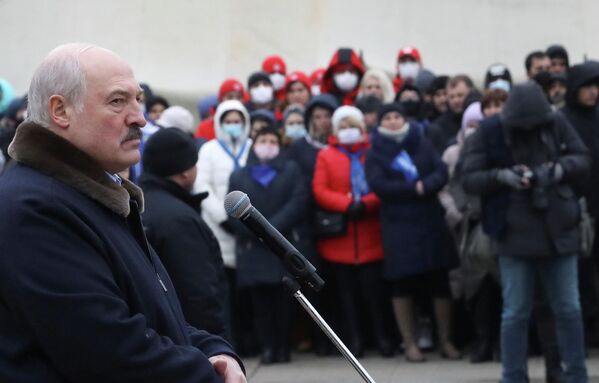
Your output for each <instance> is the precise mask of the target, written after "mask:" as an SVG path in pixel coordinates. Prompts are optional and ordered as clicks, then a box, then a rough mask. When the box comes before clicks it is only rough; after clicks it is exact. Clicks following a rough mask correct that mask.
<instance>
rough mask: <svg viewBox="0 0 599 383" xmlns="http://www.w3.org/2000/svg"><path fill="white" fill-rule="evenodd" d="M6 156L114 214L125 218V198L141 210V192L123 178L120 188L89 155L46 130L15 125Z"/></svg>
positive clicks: (24, 124)
mask: <svg viewBox="0 0 599 383" xmlns="http://www.w3.org/2000/svg"><path fill="white" fill-rule="evenodd" d="M8 153H9V154H10V156H11V157H12V158H14V159H15V160H16V161H18V162H20V163H23V164H25V165H28V166H31V167H32V168H34V169H37V170H39V171H40V172H42V173H44V174H46V175H48V176H50V177H53V178H56V179H57V180H59V181H62V182H64V183H65V184H67V185H69V186H71V187H73V188H75V189H77V190H78V191H80V192H81V193H83V194H85V195H86V196H88V197H89V198H91V199H93V200H96V201H98V202H99V203H101V204H102V205H104V206H106V207H107V208H108V209H110V210H112V211H113V212H115V213H116V214H118V215H120V216H123V217H127V216H128V215H129V212H130V207H129V199H130V198H132V199H133V200H135V201H136V202H137V205H138V206H139V211H140V213H141V212H142V211H143V193H142V191H141V189H140V188H139V187H137V186H136V185H135V184H133V183H132V182H130V181H128V180H125V179H123V184H122V186H123V187H120V186H119V185H117V184H116V183H115V182H114V181H113V180H111V179H110V177H109V176H108V174H106V172H105V171H104V170H103V169H102V168H101V167H100V166H99V165H98V163H97V162H96V161H95V160H94V159H93V158H91V157H90V156H89V155H87V154H86V153H84V152H83V151H81V150H80V149H78V148H77V147H75V146H74V145H73V144H71V143H70V142H69V141H67V140H65V139H64V138H62V137H60V136H58V135H56V134H55V133H53V132H52V131H51V130H50V129H47V128H44V127H42V126H39V125H37V124H35V123H32V122H26V123H23V124H21V125H20V126H19V128H18V129H17V132H16V135H15V138H14V140H13V142H12V143H11V144H10V147H9V149H8Z"/></svg>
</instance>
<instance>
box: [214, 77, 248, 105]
mask: <svg viewBox="0 0 599 383" xmlns="http://www.w3.org/2000/svg"><path fill="white" fill-rule="evenodd" d="M229 92H239V93H241V94H242V95H243V94H244V93H245V90H244V89H243V84H242V83H241V82H239V80H236V79H234V78H228V79H226V80H225V81H223V83H222V84H221V85H220V88H219V90H218V101H219V102H220V101H222V100H223V97H224V96H225V94H226V93H229Z"/></svg>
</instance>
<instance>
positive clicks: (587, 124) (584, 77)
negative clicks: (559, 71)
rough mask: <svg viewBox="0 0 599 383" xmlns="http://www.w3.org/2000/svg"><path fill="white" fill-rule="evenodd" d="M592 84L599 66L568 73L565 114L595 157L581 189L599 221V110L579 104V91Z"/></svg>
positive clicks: (597, 77) (580, 67)
mask: <svg viewBox="0 0 599 383" xmlns="http://www.w3.org/2000/svg"><path fill="white" fill-rule="evenodd" d="M591 82H595V83H599V64H598V63H592V62H588V63H584V64H579V65H574V66H572V67H571V68H570V71H569V72H568V81H567V87H568V88H567V91H566V106H565V107H564V108H563V109H562V113H563V114H564V116H565V117H566V119H567V120H568V121H569V122H570V124H572V126H573V127H574V129H576V131H577V132H578V135H579V136H580V138H581V139H582V142H584V144H585V145H586V146H587V147H588V148H589V151H590V152H591V157H592V160H593V161H592V166H591V171H590V173H589V177H587V178H586V179H585V180H584V182H583V183H582V185H581V188H582V194H583V195H584V196H585V198H586V200H587V203H588V207H589V212H590V213H591V215H593V217H594V218H595V219H599V193H598V192H597V190H599V107H598V106H597V105H594V106H593V107H587V106H585V105H582V104H580V103H579V102H578V99H577V97H578V90H579V89H580V87H581V86H583V85H586V84H589V83H591Z"/></svg>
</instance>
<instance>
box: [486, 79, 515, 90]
mask: <svg viewBox="0 0 599 383" xmlns="http://www.w3.org/2000/svg"><path fill="white" fill-rule="evenodd" d="M511 88H512V86H511V85H510V83H509V81H507V80H504V79H502V78H499V79H497V80H495V81H493V82H490V83H489V89H501V90H505V91H506V92H507V93H509V92H510V89H511Z"/></svg>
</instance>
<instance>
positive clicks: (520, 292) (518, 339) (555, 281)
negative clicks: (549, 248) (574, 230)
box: [499, 256, 588, 383]
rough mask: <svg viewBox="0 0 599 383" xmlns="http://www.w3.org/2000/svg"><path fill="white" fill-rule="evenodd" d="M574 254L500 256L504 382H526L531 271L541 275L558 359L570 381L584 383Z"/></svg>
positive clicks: (585, 380) (584, 372) (582, 344)
mask: <svg viewBox="0 0 599 383" xmlns="http://www.w3.org/2000/svg"><path fill="white" fill-rule="evenodd" d="M577 262H578V258H577V257H575V256H565V257H547V258H524V257H508V256H500V257H499V268H500V271H501V287H502V294H503V313H502V316H501V363H502V367H503V372H502V380H501V381H502V383H525V382H528V377H527V375H528V374H527V365H526V359H527V356H528V324H529V319H530V315H531V311H532V307H533V293H534V281H535V278H534V277H535V273H538V274H539V277H540V279H541V281H542V282H543V286H544V287H545V291H546V293H547V294H546V295H547V298H548V300H549V303H550V305H551V309H552V311H553V314H554V317H555V329H556V332H557V343H558V348H559V353H560V357H561V359H562V362H563V363H564V367H565V373H566V377H567V382H568V383H586V382H588V378H587V370H586V366H585V352H584V334H583V327H582V316H581V312H580V299H579V294H578V268H577V267H578V266H577V265H578V263H577Z"/></svg>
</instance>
